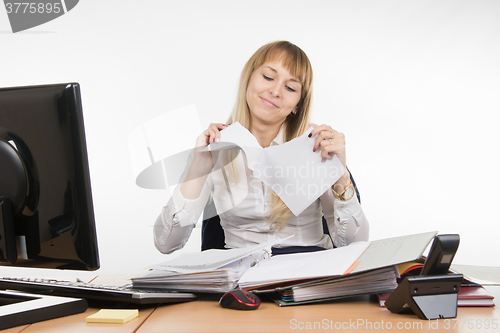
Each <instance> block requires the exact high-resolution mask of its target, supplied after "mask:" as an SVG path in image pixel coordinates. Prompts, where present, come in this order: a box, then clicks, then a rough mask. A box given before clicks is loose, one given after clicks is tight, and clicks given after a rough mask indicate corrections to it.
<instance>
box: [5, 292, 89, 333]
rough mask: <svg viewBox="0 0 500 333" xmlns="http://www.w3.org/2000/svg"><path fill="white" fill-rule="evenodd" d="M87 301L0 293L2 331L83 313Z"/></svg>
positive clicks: (17, 293) (22, 293) (20, 293)
mask: <svg viewBox="0 0 500 333" xmlns="http://www.w3.org/2000/svg"><path fill="white" fill-rule="evenodd" d="M87 307H88V304H87V301H86V300H85V299H80V298H69V297H59V296H48V295H35V294H28V293H24V292H17V291H0V330H3V329H6V328H11V327H16V326H20V325H27V324H31V323H35V322H39V321H43V320H48V319H54V318H59V317H64V316H69V315H73V314H77V313H81V312H84V311H86V310H87Z"/></svg>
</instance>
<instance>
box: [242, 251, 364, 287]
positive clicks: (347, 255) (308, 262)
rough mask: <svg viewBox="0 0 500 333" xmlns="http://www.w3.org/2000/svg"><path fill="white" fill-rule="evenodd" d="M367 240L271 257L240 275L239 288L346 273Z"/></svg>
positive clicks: (359, 254)
mask: <svg viewBox="0 0 500 333" xmlns="http://www.w3.org/2000/svg"><path fill="white" fill-rule="evenodd" d="M368 246H370V242H356V243H352V244H349V245H348V246H344V247H339V248H335V249H330V250H324V251H317V252H306V253H295V254H285V255H279V256H274V257H272V258H270V259H269V260H265V261H263V262H262V263H260V264H259V265H258V266H255V267H252V268H251V269H249V270H248V271H246V272H245V274H243V276H242V277H241V278H240V283H239V284H240V287H241V288H253V287H255V286H263V285H270V284H275V283H282V282H288V281H295V280H303V279H314V278H324V277H328V276H338V275H343V274H345V273H346V272H347V271H348V270H349V268H350V267H351V266H352V265H353V263H354V262H355V261H356V259H357V258H359V256H361V254H362V253H363V252H364V251H365V250H366V249H367V248H368Z"/></svg>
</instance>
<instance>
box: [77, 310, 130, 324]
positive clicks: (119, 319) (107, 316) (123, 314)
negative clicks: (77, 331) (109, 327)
mask: <svg viewBox="0 0 500 333" xmlns="http://www.w3.org/2000/svg"><path fill="white" fill-rule="evenodd" d="M137 316H139V310H109V309H102V310H99V311H98V312H97V313H94V314H93V315H90V316H88V317H87V318H86V320H87V323H117V324H125V323H126V322H128V321H130V320H132V319H134V318H135V317H137Z"/></svg>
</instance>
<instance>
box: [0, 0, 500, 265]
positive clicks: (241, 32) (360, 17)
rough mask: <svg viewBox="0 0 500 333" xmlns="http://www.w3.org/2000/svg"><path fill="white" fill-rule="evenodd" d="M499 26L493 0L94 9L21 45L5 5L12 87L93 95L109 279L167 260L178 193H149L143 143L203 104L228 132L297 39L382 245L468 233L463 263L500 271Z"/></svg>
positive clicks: (96, 4) (1, 23)
mask: <svg viewBox="0 0 500 333" xmlns="http://www.w3.org/2000/svg"><path fill="white" fill-rule="evenodd" d="M498 17H500V2H498V1H482V0H469V1H456V0H454V1H443V0H442V1H406V0H405V1H401V0H394V1H326V0H324V1H307V2H306V1H229V0H228V1H165V0H157V1H131V0H120V1H118V0H114V1H111V0H107V1H96V0H94V1H92V0H85V1H80V3H79V4H78V5H77V7H75V8H74V9H73V10H72V11H71V12H69V13H68V14H66V15H64V16H62V17H60V18H59V19H56V20H54V21H52V22H49V23H47V24H44V25H42V26H39V27H36V28H33V29H31V30H28V31H26V32H21V33H17V34H12V33H11V32H10V26H9V23H8V19H7V15H6V13H5V11H3V10H0V40H1V41H0V48H1V52H0V86H1V87H8V86H17V85H30V84H44V83H58V82H67V81H77V82H79V83H80V84H81V86H82V96H83V103H84V115H85V121H86V130H87V140H88V153H89V160H90V169H91V177H92V186H93V197H94V204H95V216H96V223H97V228H98V236H99V246H100V254H101V264H102V268H101V270H100V271H101V272H105V273H107V272H117V271H124V270H127V269H128V268H134V269H135V268H142V267H145V266H147V265H150V264H153V263H156V262H160V261H164V260H166V259H168V258H167V257H166V256H164V255H161V254H159V253H158V252H157V251H156V250H155V248H154V246H153V241H152V225H153V222H154V220H155V219H156V216H157V215H158V214H159V212H160V209H161V207H162V206H163V204H164V203H165V202H166V200H167V198H168V196H169V192H168V191H162V190H156V191H155V190H144V189H141V188H138V187H137V186H136V185H135V180H134V173H133V170H132V166H131V162H130V159H129V151H128V137H129V135H130V133H131V132H132V131H133V130H134V129H135V128H137V126H139V125H140V124H142V123H144V122H146V121H147V120H149V119H152V118H154V117H156V116H159V115H161V114H164V113H166V112H168V111H171V110H175V109H177V108H180V107H183V106H186V105H191V104H195V105H196V106H197V109H198V111H199V119H200V122H201V124H202V126H203V128H204V127H206V126H207V125H208V123H210V122H224V121H225V120H226V118H227V115H228V114H229V111H230V109H231V107H232V104H233V100H234V93H235V89H236V84H237V80H238V76H239V73H240V70H241V68H242V66H243V64H244V63H245V61H246V60H247V59H248V58H249V57H250V55H251V54H252V53H253V52H254V51H255V50H256V49H257V48H258V47H259V46H261V45H263V44H265V43H267V42H270V41H274V40H279V39H287V40H290V41H292V42H294V43H296V44H297V45H299V46H300V47H301V48H302V49H303V50H305V51H306V53H307V54H308V55H309V57H310V59H311V62H312V64H313V67H314V70H315V82H314V85H315V92H314V93H315V99H314V112H315V114H314V120H315V122H317V123H326V124H329V125H331V126H332V127H333V128H335V129H337V130H339V131H342V132H344V133H345V134H346V137H347V143H348V144H347V149H348V165H349V167H350V170H351V172H352V173H353V175H354V176H355V179H356V181H357V183H358V185H359V189H360V191H361V196H362V204H363V207H364V210H365V213H366V215H367V216H368V218H369V220H370V223H371V238H372V239H378V238H385V237H392V236H397V235H403V234H408V233H414V232H424V231H431V230H438V231H440V232H442V233H459V234H460V235H461V245H460V249H459V252H458V254H457V257H456V259H455V263H462V264H478V265H496V266H499V265H500V259H499V257H498V256H497V255H493V256H491V255H490V254H491V253H499V252H500V242H499V241H498V240H499V237H498V232H499V230H500V228H499V227H498V226H499V224H500V218H499V217H498V214H497V209H496V208H497V205H498V199H499V195H498V188H500V176H499V174H498V171H499V170H500V162H499V159H498V158H497V157H496V155H497V153H495V151H496V150H495V146H496V145H497V144H498V143H499V140H498V138H497V136H496V135H495V133H494V131H495V130H496V127H497V124H498V122H497V117H495V115H494V113H495V111H496V112H498V110H499V109H500V98H499V95H500V94H499V92H500V64H499V63H500V62H499V61H498V59H500V44H499V43H498V41H499V40H500V21H499V20H498ZM189 129H190V123H188V122H187V123H179V124H177V130H178V132H172V133H171V134H172V139H171V140H169V142H165V144H166V145H175V144H176V138H178V137H179V136H181V135H183V134H185V133H190V132H189ZM192 140H193V141H192V142H193V143H194V137H193V138H192ZM199 231H200V229H199V228H197V229H196V230H195V233H194V234H193V236H192V238H191V239H190V241H189V243H188V245H187V249H186V250H189V251H196V250H198V249H199V244H200V241H199Z"/></svg>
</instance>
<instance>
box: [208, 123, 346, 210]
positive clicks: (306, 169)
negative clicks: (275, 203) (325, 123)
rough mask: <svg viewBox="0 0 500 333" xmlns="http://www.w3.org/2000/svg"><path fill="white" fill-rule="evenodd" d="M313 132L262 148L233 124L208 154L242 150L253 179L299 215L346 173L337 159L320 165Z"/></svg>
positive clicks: (244, 131)
mask: <svg viewBox="0 0 500 333" xmlns="http://www.w3.org/2000/svg"><path fill="white" fill-rule="evenodd" d="M311 131H312V128H310V129H309V130H308V131H306V132H305V133H304V134H303V135H301V136H300V137H298V138H295V139H293V140H291V141H289V142H286V143H284V144H281V145H277V146H270V147H267V148H262V147H261V146H260V145H259V143H258V142H257V139H256V138H255V137H254V136H253V135H252V134H251V133H250V132H249V131H248V130H247V129H246V128H244V127H243V126H242V125H241V124H240V123H238V122H236V123H234V124H232V125H230V126H229V127H227V128H226V129H224V130H223V131H221V137H220V141H219V143H213V144H210V145H209V147H207V148H206V149H207V150H211V151H217V150H227V149H237V148H238V147H239V148H241V149H242V150H243V151H244V152H245V155H246V157H247V163H248V167H249V168H250V169H251V170H252V171H253V175H254V177H255V178H257V179H259V180H260V181H262V182H263V183H264V184H266V185H267V186H269V187H270V188H271V189H272V190H273V191H274V192H276V194H277V195H278V196H279V197H280V198H281V200H283V202H284V203H285V204H286V205H287V206H288V208H290V210H291V211H292V213H293V214H294V215H296V216H297V215H299V214H300V213H302V212H303V211H304V209H306V208H307V207H309V205H311V203H313V202H314V201H315V200H316V199H318V198H319V197H320V196H321V195H322V194H323V193H325V191H327V190H328V189H329V188H330V186H331V185H333V184H334V183H335V182H336V181H337V180H338V179H339V178H340V177H341V176H342V175H343V174H344V173H345V172H346V169H345V168H344V166H343V165H342V163H341V162H340V160H339V159H338V157H337V156H336V155H333V156H332V159H327V160H325V161H324V162H321V156H320V153H319V151H317V152H313V151H312V149H313V145H314V138H309V137H308V135H309V133H311Z"/></svg>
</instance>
